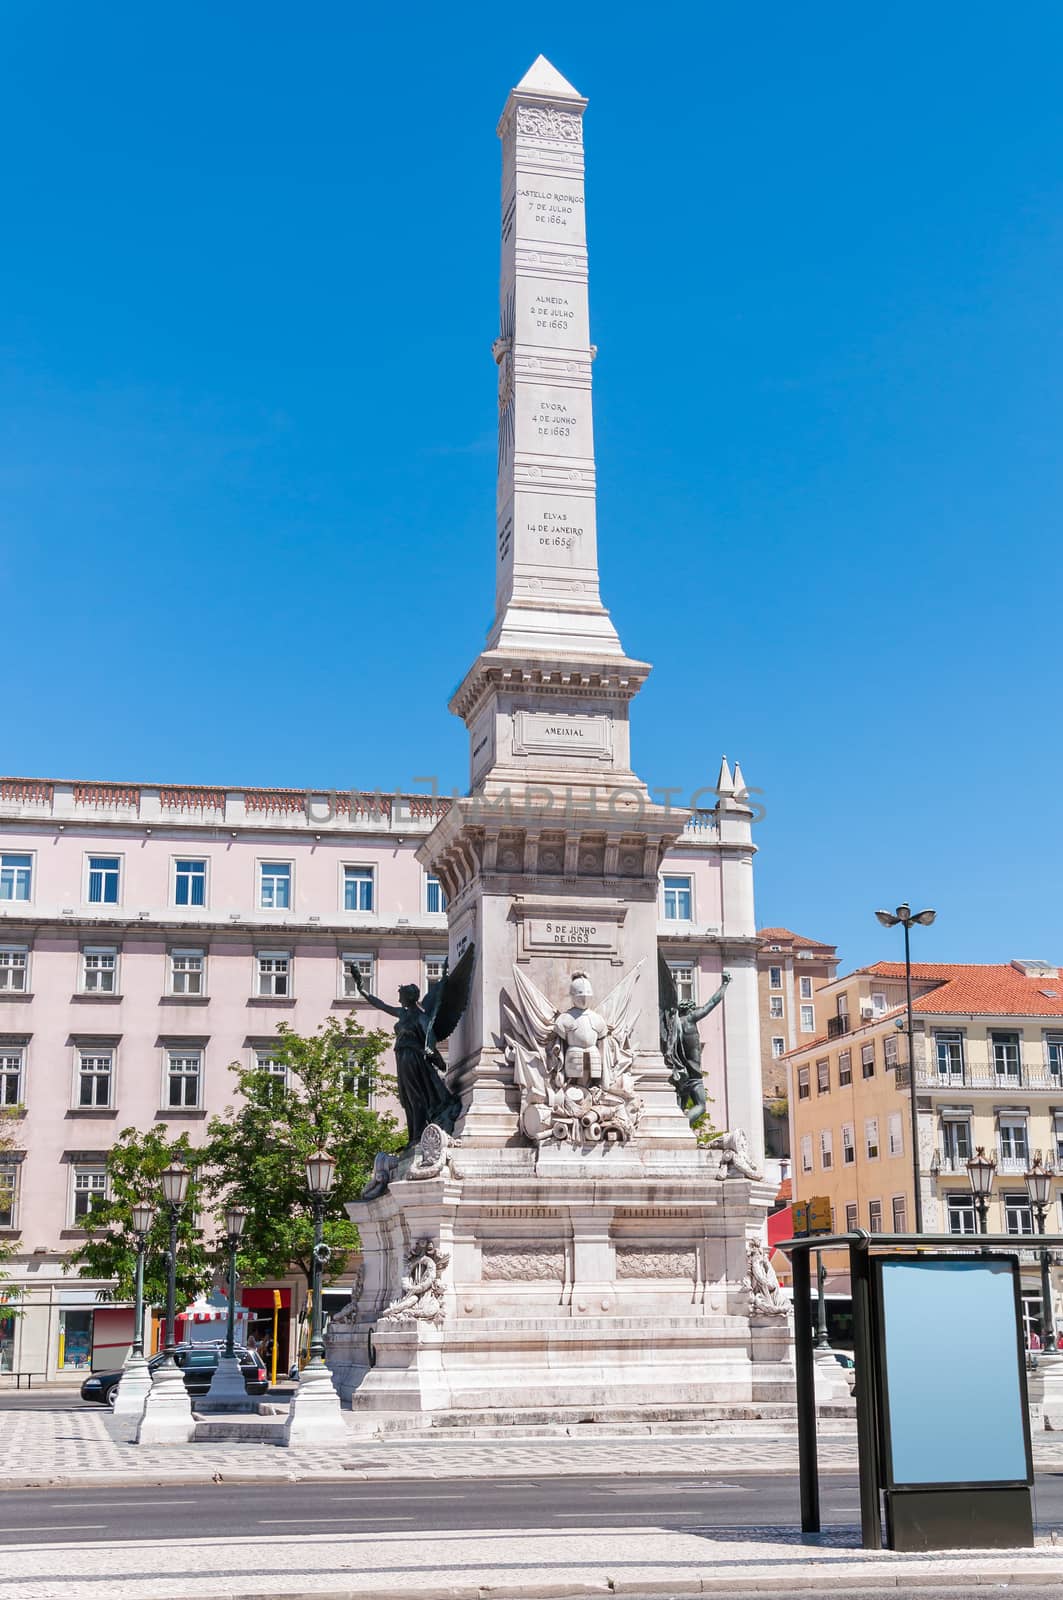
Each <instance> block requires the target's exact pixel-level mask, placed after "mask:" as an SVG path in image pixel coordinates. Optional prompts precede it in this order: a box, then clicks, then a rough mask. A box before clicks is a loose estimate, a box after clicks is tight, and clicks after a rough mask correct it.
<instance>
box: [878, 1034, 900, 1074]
mask: <svg viewBox="0 0 1063 1600" xmlns="http://www.w3.org/2000/svg"><path fill="white" fill-rule="evenodd" d="M882 1065H883V1066H884V1067H885V1069H886V1071H887V1072H892V1071H893V1069H894V1068H895V1067H896V1065H897V1035H896V1034H895V1033H887V1035H886V1037H885V1038H884V1039H883V1041H882Z"/></svg>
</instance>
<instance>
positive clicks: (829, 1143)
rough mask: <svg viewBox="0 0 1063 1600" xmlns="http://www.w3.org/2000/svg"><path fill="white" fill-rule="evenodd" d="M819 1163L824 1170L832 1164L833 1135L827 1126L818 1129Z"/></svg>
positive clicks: (827, 1170) (826, 1170)
mask: <svg viewBox="0 0 1063 1600" xmlns="http://www.w3.org/2000/svg"><path fill="white" fill-rule="evenodd" d="M819 1164H820V1166H821V1167H822V1168H823V1170H824V1172H829V1171H830V1169H831V1167H833V1165H834V1135H833V1134H832V1133H831V1130H830V1129H829V1128H821V1129H820V1130H819Z"/></svg>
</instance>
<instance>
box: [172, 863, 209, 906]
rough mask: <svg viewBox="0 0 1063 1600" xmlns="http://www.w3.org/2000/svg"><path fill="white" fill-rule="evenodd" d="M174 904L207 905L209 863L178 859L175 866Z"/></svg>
mask: <svg viewBox="0 0 1063 1600" xmlns="http://www.w3.org/2000/svg"><path fill="white" fill-rule="evenodd" d="M173 898H174V904H175V905H178V906H205V905H206V903H207V863H206V862H205V861H178V862H177V864H176V866H175V868H174V890H173Z"/></svg>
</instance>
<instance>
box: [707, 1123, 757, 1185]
mask: <svg viewBox="0 0 1063 1600" xmlns="http://www.w3.org/2000/svg"><path fill="white" fill-rule="evenodd" d="M709 1149H710V1150H717V1151H718V1152H719V1156H720V1170H719V1171H718V1172H717V1174H716V1176H717V1177H718V1178H721V1179H722V1178H752V1179H754V1180H758V1179H760V1178H762V1177H763V1176H764V1174H763V1173H762V1172H758V1171H757V1169H756V1167H755V1166H754V1165H753V1161H752V1158H751V1156H750V1154H749V1140H748V1139H747V1138H746V1136H745V1134H744V1133H743V1132H742V1130H741V1128H733V1129H732V1130H731V1132H730V1133H721V1134H718V1135H717V1137H716V1138H715V1139H710V1140H709Z"/></svg>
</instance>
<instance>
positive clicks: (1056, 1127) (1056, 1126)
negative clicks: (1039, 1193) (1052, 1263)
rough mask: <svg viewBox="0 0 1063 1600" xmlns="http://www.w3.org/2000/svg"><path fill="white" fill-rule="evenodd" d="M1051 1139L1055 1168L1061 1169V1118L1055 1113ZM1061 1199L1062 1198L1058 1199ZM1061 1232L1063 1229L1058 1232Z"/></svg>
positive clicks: (1062, 1127)
mask: <svg viewBox="0 0 1063 1600" xmlns="http://www.w3.org/2000/svg"><path fill="white" fill-rule="evenodd" d="M1052 1137H1053V1140H1054V1142H1055V1146H1056V1162H1055V1164H1056V1167H1057V1169H1058V1168H1059V1167H1063V1117H1061V1116H1060V1114H1059V1112H1057V1113H1056V1115H1055V1118H1054V1120H1053V1124H1052ZM1060 1198H1061V1199H1063V1196H1061V1197H1060ZM1060 1231H1061V1232H1063V1229H1061V1230H1060Z"/></svg>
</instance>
